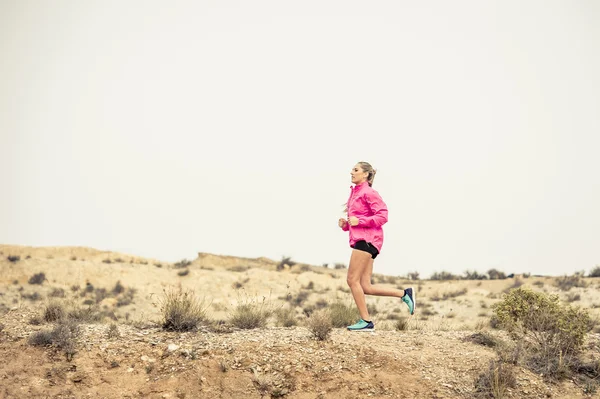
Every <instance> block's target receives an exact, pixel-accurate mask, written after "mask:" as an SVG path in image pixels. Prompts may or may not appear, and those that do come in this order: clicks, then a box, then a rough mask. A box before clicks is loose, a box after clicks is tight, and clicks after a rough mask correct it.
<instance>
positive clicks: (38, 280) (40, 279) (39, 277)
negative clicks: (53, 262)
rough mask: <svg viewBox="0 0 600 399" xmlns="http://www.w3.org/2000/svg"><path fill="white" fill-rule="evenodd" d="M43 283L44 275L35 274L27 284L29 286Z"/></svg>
mask: <svg viewBox="0 0 600 399" xmlns="http://www.w3.org/2000/svg"><path fill="white" fill-rule="evenodd" d="M44 281H46V274H44V273H36V274H34V275H33V276H31V277H30V278H29V280H28V281H27V282H28V283H29V284H42V283H43V282H44Z"/></svg>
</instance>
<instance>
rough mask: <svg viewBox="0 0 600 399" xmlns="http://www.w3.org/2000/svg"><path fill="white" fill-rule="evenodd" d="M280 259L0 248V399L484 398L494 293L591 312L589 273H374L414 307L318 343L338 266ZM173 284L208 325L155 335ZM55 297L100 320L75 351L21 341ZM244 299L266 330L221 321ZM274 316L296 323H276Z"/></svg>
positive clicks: (595, 298) (520, 374) (381, 304)
mask: <svg viewBox="0 0 600 399" xmlns="http://www.w3.org/2000/svg"><path fill="white" fill-rule="evenodd" d="M279 263H280V262H279V260H272V259H267V258H256V259H251V258H239V257H231V256H221V255H214V254H208V253H199V254H198V257H197V258H196V259H190V260H182V261H181V262H177V263H167V262H162V261H160V260H157V259H145V258H140V257H135V256H130V255H127V254H121V253H114V252H107V251H98V250H95V249H91V248H78V247H44V248H34V247H25V246H9V245H0V270H1V271H2V273H0V316H1V318H0V354H1V355H2V358H3V359H5V361H3V362H1V363H0V381H1V383H0V398H34V397H35V398H83V397H86V398H88V397H89V398H200V397H202V398H262V397H278V396H284V397H289V398H359V397H366V396H368V397H381V398H383V397H386V398H387V397H398V398H404V397H410V398H473V397H478V395H479V396H480V395H481V394H480V393H478V392H477V390H476V389H475V381H476V380H477V379H478V377H479V376H480V375H481V374H482V372H484V371H485V370H487V369H488V367H489V364H490V361H491V360H493V359H495V358H496V351H495V350H494V349H493V348H490V347H487V346H484V345H481V344H480V343H481V342H480V343H477V342H479V341H478V340H477V339H475V338H476V337H478V336H480V335H481V334H482V333H483V332H484V333H485V335H486V336H489V337H495V339H497V340H499V341H501V342H504V341H509V338H508V337H507V336H506V334H505V333H504V332H503V331H500V330H494V329H491V328H490V327H489V325H490V316H491V315H492V311H491V309H490V307H491V306H492V305H493V304H494V303H496V302H497V301H499V300H500V298H501V295H502V293H503V292H504V291H505V290H507V289H508V288H510V287H515V286H519V285H524V286H527V287H531V288H532V289H534V290H538V291H545V292H549V293H557V294H559V295H560V296H561V299H562V300H564V301H565V302H571V303H573V304H578V305H581V306H583V307H586V308H589V309H590V312H591V314H592V315H593V316H594V317H597V316H598V308H600V294H599V293H598V290H597V288H598V283H597V282H596V281H595V279H589V278H586V279H581V281H582V282H583V284H581V286H579V287H574V288H571V289H569V290H568V291H562V290H560V289H559V287H557V284H556V278H551V277H535V278H534V277H530V278H511V279H505V280H484V281H467V280H458V281H412V282H411V281H407V280H403V279H399V278H396V277H392V276H382V275H376V276H374V282H376V283H382V284H387V285H389V286H392V287H400V288H402V287H406V286H408V285H409V284H410V285H414V286H415V288H416V289H417V292H418V298H419V308H418V310H419V311H418V312H417V314H416V315H415V316H413V317H411V318H408V317H407V316H408V312H407V309H406V307H405V306H404V305H403V304H402V303H401V302H400V301H399V300H398V299H394V298H376V297H369V298H368V303H369V308H370V311H371V313H372V314H373V316H374V320H375V322H376V326H377V331H376V332H374V333H350V332H348V331H346V330H345V329H343V328H334V329H333V330H332V332H331V334H330V335H329V337H328V338H327V339H326V340H324V341H320V340H317V339H315V337H314V334H312V333H311V329H310V328H309V327H308V325H307V324H306V320H307V315H309V314H312V312H314V311H315V310H316V309H319V308H327V307H328V306H332V305H333V304H336V303H337V304H343V305H351V304H352V302H351V301H352V300H351V295H350V293H349V291H348V289H347V286H346V283H345V272H346V271H345V270H343V269H342V270H334V269H331V268H325V267H321V266H314V265H305V264H295V265H292V266H290V265H285V266H283V267H282V268H281V267H278V264H279ZM172 289H178V290H179V289H180V290H182V291H185V292H193V293H194V294H195V295H196V297H197V298H199V300H200V301H201V303H202V306H203V307H204V309H205V310H206V315H207V318H208V319H209V321H210V323H209V324H210V325H209V324H206V325H201V326H200V327H199V329H198V330H196V331H190V332H173V331H165V330H164V329H163V328H162V327H161V315H162V313H161V300H162V299H163V298H164V295H165V292H168V291H169V290H172ZM56 301H59V302H61V301H62V303H65V304H67V305H65V306H77V307H79V308H80V309H88V310H90V311H92V310H93V311H94V312H97V314H98V315H100V316H99V317H98V318H96V319H95V320H94V321H92V322H85V323H82V324H81V325H80V326H79V335H78V336H77V339H76V342H77V345H76V349H75V350H74V351H73V354H74V355H73V356H72V357H71V356H65V353H64V351H60V350H57V349H56V348H53V347H44V346H34V345H32V344H30V341H29V339H30V337H31V336H32V335H33V334H36V333H37V332H39V331H44V330H48V329H49V328H52V326H53V325H52V324H51V323H48V322H45V321H44V320H43V319H42V317H41V315H42V314H43V312H44V310H45V309H47V307H48V306H49V305H50V304H51V303H53V302H54V303H55V302H56ZM244 303H246V304H247V303H252V304H256V303H261V304H263V305H264V306H267V307H269V308H271V309H273V310H274V311H275V313H273V315H272V317H270V318H269V319H268V321H267V324H266V326H264V327H260V328H256V329H240V328H235V326H232V325H231V324H230V322H229V320H230V317H231V315H232V314H233V312H234V311H235V309H236V307H237V306H239V305H240V304H244ZM281 315H287V316H288V320H289V319H291V320H293V321H294V322H293V323H290V324H293V325H292V326H290V327H283V326H282V323H281V317H280V316H281ZM400 322H402V323H404V326H405V327H404V328H402V329H400V330H399V329H398V328H397V325H398V324H399V323H400ZM586 345H587V348H588V349H587V353H586V356H588V357H589V358H594V356H596V355H598V353H599V352H598V348H599V347H600V345H598V336H597V334H595V333H590V334H588V340H587V341H586ZM598 357H600V356H598ZM515 369H516V370H517V373H516V376H517V377H516V384H515V385H514V386H513V387H512V388H510V389H509V390H508V391H507V392H506V393H505V397H512V398H545V397H554V398H583V397H590V396H589V393H592V392H593V391H594V390H593V389H592V388H593V386H592V385H589V386H583V385H582V383H581V382H580V381H579V380H577V379H572V380H566V381H562V382H556V383H551V382H549V381H547V380H545V379H544V378H543V376H540V375H538V374H536V373H533V372H531V371H530V370H528V369H526V368H523V367H521V366H520V365H517V366H515Z"/></svg>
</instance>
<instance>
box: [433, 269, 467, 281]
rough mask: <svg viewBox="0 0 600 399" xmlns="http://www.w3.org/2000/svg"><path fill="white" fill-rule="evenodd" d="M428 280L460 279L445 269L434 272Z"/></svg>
mask: <svg viewBox="0 0 600 399" xmlns="http://www.w3.org/2000/svg"><path fill="white" fill-rule="evenodd" d="M429 279H430V280H435V281H440V280H441V281H445V280H460V277H459V276H457V275H455V274H452V273H449V272H446V271H442V272H434V273H433V274H432V275H431V277H430V278H429Z"/></svg>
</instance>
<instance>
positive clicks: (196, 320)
mask: <svg viewBox="0 0 600 399" xmlns="http://www.w3.org/2000/svg"><path fill="white" fill-rule="evenodd" d="M159 304H160V312H161V314H162V323H161V324H162V327H163V328H164V329H165V330H169V331H193V330H195V329H196V328H197V327H198V325H199V324H200V323H201V322H203V321H206V320H207V318H206V308H207V306H205V304H204V301H200V300H198V299H197V298H196V295H195V294H194V292H193V291H185V292H183V291H182V290H177V291H176V290H173V289H171V290H163V297H162V298H161V299H160V300H159Z"/></svg>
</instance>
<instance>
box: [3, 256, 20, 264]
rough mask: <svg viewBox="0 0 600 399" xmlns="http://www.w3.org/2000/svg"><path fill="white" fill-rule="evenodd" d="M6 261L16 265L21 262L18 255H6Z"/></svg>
mask: <svg viewBox="0 0 600 399" xmlns="http://www.w3.org/2000/svg"><path fill="white" fill-rule="evenodd" d="M6 259H8V261H9V262H12V263H16V262H18V261H20V260H21V257H20V256H18V255H8V257H7V258H6Z"/></svg>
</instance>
